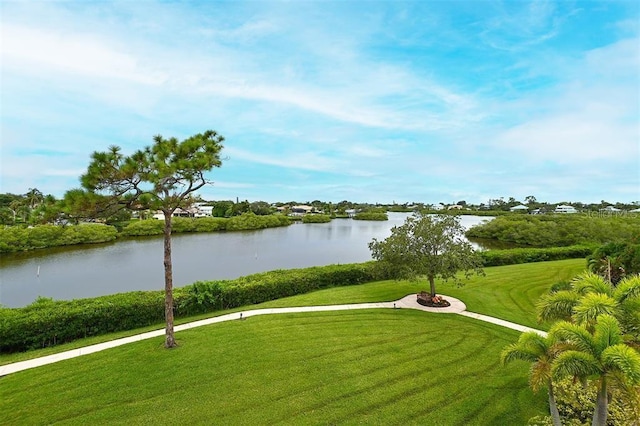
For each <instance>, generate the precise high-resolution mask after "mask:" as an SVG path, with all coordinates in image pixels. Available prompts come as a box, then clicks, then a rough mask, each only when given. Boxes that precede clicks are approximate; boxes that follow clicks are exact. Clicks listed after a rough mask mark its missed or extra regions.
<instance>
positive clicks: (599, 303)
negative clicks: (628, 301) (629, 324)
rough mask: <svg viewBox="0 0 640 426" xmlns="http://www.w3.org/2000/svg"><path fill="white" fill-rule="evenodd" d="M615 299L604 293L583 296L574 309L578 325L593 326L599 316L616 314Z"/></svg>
mask: <svg viewBox="0 0 640 426" xmlns="http://www.w3.org/2000/svg"><path fill="white" fill-rule="evenodd" d="M616 307H617V303H616V301H615V299H613V298H612V297H611V296H608V295H606V294H603V293H587V294H585V295H584V296H582V297H581V298H580V299H579V301H578V304H577V305H576V306H575V307H574V308H573V313H574V318H575V320H576V322H577V323H578V324H584V325H588V326H592V325H593V324H595V322H596V320H597V318H598V316H600V315H603V314H609V315H613V314H614V313H615V312H616Z"/></svg>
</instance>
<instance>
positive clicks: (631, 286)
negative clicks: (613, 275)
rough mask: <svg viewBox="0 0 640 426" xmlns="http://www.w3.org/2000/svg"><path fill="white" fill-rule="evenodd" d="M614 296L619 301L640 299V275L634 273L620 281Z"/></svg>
mask: <svg viewBox="0 0 640 426" xmlns="http://www.w3.org/2000/svg"><path fill="white" fill-rule="evenodd" d="M613 297H614V298H615V299H616V300H617V301H618V302H619V303H623V302H625V301H627V300H629V299H640V275H632V276H629V277H626V278H625V279H623V280H622V281H620V282H619V283H618V286H617V287H616V290H615V292H614V293H613Z"/></svg>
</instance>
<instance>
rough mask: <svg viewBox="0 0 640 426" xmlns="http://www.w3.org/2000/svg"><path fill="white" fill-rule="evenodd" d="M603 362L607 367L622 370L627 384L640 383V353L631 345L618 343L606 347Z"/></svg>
mask: <svg viewBox="0 0 640 426" xmlns="http://www.w3.org/2000/svg"><path fill="white" fill-rule="evenodd" d="M602 363H603V365H604V366H605V368H607V369H610V370H614V371H618V372H620V373H621V376H622V379H623V381H624V382H626V383H627V384H630V385H636V384H640V354H638V352H636V351H635V350H634V349H632V348H630V347H629V346H627V345H624V344H617V345H613V346H610V347H608V348H606V349H605V350H604V351H603V352H602Z"/></svg>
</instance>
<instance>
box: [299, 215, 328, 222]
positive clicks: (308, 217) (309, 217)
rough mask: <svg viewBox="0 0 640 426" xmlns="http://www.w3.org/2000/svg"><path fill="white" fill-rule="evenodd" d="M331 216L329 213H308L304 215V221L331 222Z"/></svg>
mask: <svg viewBox="0 0 640 426" xmlns="http://www.w3.org/2000/svg"><path fill="white" fill-rule="evenodd" d="M329 222H331V216H329V215H328V214H306V215H304V216H302V223H329Z"/></svg>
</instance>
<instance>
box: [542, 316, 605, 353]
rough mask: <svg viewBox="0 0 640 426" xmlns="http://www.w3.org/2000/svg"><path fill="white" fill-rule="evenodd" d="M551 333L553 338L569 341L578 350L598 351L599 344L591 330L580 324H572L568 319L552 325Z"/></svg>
mask: <svg viewBox="0 0 640 426" xmlns="http://www.w3.org/2000/svg"><path fill="white" fill-rule="evenodd" d="M549 335H551V336H552V338H554V339H556V340H558V341H560V342H562V341H564V342H565V343H569V344H570V345H572V346H573V347H575V348H576V349H578V350H581V351H584V352H586V353H589V354H593V355H595V354H596V353H597V352H598V346H597V344H596V342H595V340H594V338H593V336H592V335H591V333H589V330H587V329H586V328H585V327H584V326H582V325H578V324H571V323H569V322H566V321H560V322H557V323H556V324H554V325H553V327H551V330H550V331H549Z"/></svg>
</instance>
